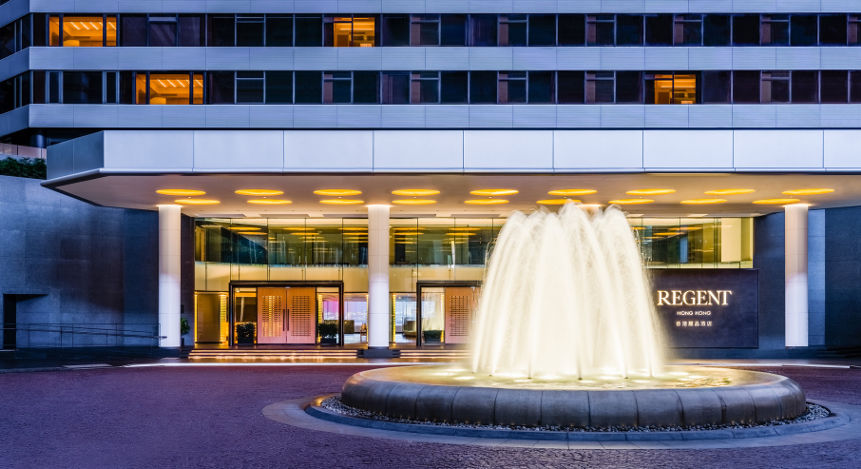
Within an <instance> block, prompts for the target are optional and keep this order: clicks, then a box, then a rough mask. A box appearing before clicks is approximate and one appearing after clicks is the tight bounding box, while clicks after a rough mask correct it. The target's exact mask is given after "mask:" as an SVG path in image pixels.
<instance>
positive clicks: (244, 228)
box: [227, 226, 262, 231]
mask: <svg viewBox="0 0 861 469" xmlns="http://www.w3.org/2000/svg"><path fill="white" fill-rule="evenodd" d="M227 229H228V230H234V231H255V230H261V229H262V228H260V227H259V226H228V227H227Z"/></svg>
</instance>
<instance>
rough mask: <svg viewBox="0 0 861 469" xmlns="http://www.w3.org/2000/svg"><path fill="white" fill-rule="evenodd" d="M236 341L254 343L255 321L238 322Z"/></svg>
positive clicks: (242, 343) (244, 343)
mask: <svg viewBox="0 0 861 469" xmlns="http://www.w3.org/2000/svg"><path fill="white" fill-rule="evenodd" d="M236 343H237V344H239V345H254V323H253V322H240V323H238V324H236Z"/></svg>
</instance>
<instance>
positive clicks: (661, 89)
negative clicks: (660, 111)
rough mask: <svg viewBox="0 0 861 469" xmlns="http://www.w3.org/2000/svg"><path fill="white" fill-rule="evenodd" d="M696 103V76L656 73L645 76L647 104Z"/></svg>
mask: <svg viewBox="0 0 861 469" xmlns="http://www.w3.org/2000/svg"><path fill="white" fill-rule="evenodd" d="M696 102H697V76H696V75H694V74H691V73H656V74H649V75H647V76H646V103H647V104H696Z"/></svg>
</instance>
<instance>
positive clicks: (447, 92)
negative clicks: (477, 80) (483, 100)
mask: <svg viewBox="0 0 861 469" xmlns="http://www.w3.org/2000/svg"><path fill="white" fill-rule="evenodd" d="M467 77H468V74H467V72H442V73H440V102H442V103H447V104H466V103H467V102H469V99H468V90H469V80H468V78H467Z"/></svg>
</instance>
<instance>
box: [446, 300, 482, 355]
mask: <svg viewBox="0 0 861 469" xmlns="http://www.w3.org/2000/svg"><path fill="white" fill-rule="evenodd" d="M475 307H476V291H475V289H474V288H472V287H446V289H445V343H447V344H465V343H466V342H468V341H469V334H470V332H471V329H472V319H473V315H474V313H475Z"/></svg>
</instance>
